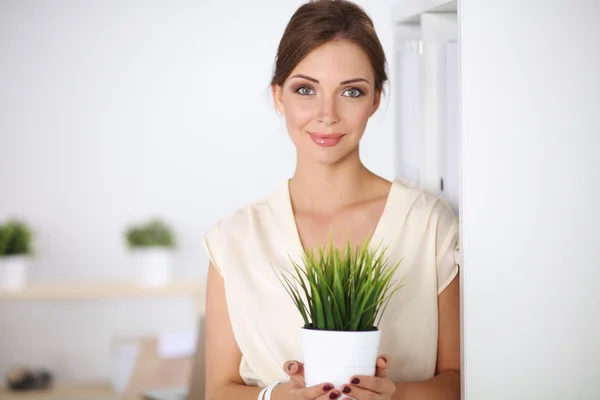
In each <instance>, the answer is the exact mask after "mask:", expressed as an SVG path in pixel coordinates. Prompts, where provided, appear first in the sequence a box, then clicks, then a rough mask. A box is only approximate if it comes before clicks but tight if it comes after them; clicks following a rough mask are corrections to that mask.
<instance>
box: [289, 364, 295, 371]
mask: <svg viewBox="0 0 600 400" xmlns="http://www.w3.org/2000/svg"><path fill="white" fill-rule="evenodd" d="M292 365H294V363H289V364H288V371H291V370H292Z"/></svg>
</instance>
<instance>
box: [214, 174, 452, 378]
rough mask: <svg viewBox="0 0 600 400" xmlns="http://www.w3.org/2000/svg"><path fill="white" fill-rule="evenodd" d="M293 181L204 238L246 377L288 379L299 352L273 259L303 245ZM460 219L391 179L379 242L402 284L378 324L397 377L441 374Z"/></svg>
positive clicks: (297, 322)
mask: <svg viewBox="0 0 600 400" xmlns="http://www.w3.org/2000/svg"><path fill="white" fill-rule="evenodd" d="M289 193H290V192H289V182H288V181H286V182H285V184H283V185H282V186H281V187H279V188H278V189H277V190H275V191H274V192H273V193H272V194H271V195H269V196H267V197H266V198H264V199H262V200H260V201H257V202H254V203H252V204H250V205H247V206H245V207H243V208H240V209H238V210H237V211H235V212H234V213H232V214H231V215H229V216H227V217H226V218H223V219H221V220H220V221H219V222H218V223H217V224H216V226H214V227H213V228H212V229H211V230H210V231H209V232H208V233H207V234H206V235H205V236H204V237H203V243H204V246H205V249H206V251H207V254H208V256H209V259H210V260H211V262H212V264H213V265H214V266H215V268H216V269H217V270H218V271H219V273H220V274H221V276H222V277H223V279H224V283H225V292H226V294H225V296H226V301H227V307H228V310H229V316H230V319H231V326H232V328H233V333H234V335H235V339H236V341H237V344H238V346H239V348H240V351H241V353H242V360H241V363H240V367H239V372H240V375H241V377H242V379H243V380H244V382H245V383H246V384H247V385H251V386H261V387H264V386H267V385H269V384H271V383H273V382H275V381H285V380H287V375H286V374H285V373H284V372H283V369H282V368H283V364H284V362H285V361H287V360H299V361H302V348H301V335H300V328H301V327H302V326H303V320H302V317H301V315H300V313H299V312H298V310H297V309H296V308H295V306H294V304H293V302H292V300H291V299H290V297H289V295H288V293H287V292H286V291H285V288H284V287H283V286H282V284H281V282H280V281H279V280H278V278H277V276H276V274H275V272H274V271H273V266H274V267H275V268H280V267H281V266H283V267H285V268H288V267H289V266H290V263H289V258H288V257H292V259H294V261H296V262H298V263H300V262H301V254H302V251H303V248H302V245H301V242H300V238H299V235H298V230H297V228H296V222H295V218H294V214H293V211H292V205H291V200H290V195H289ZM458 236H459V229H458V219H457V218H456V217H455V216H454V214H453V212H452V210H451V209H450V207H449V206H448V205H447V204H446V203H445V202H444V201H443V200H441V199H439V198H438V197H435V196H433V195H431V194H429V193H427V192H425V191H423V190H422V189H420V188H417V187H413V186H411V185H409V184H407V183H405V182H403V181H400V180H395V181H393V184H392V186H391V190H390V192H389V195H388V198H387V202H386V205H385V207H384V211H383V214H382V216H381V218H380V220H379V223H378V225H377V226H376V228H375V231H374V233H373V236H372V242H373V243H377V244H379V243H383V244H384V245H385V244H387V245H389V248H388V253H386V255H387V256H388V257H389V259H390V262H391V263H392V264H395V263H396V262H398V261H399V260H400V259H401V258H404V260H403V261H402V262H401V264H400V267H399V268H398V270H397V272H396V273H397V274H398V277H399V278H402V279H403V284H404V286H403V287H402V288H401V289H400V290H398V291H397V292H396V294H395V295H394V296H393V297H392V300H391V301H390V303H389V305H388V307H387V309H386V311H385V314H384V316H383V318H382V319H381V322H380V324H379V329H380V330H381V331H382V338H381V351H380V353H387V354H389V355H391V357H392V360H393V361H392V365H391V367H390V369H389V370H388V376H389V377H390V378H391V379H392V380H394V381H396V382H398V381H412V380H422V379H428V378H431V377H432V376H434V374H435V368H436V361H437V341H438V307H437V296H438V295H439V294H440V293H441V292H442V291H443V290H444V289H445V288H446V286H448V284H450V282H451V281H452V279H453V278H454V277H455V276H456V274H457V273H458V265H459V263H458Z"/></svg>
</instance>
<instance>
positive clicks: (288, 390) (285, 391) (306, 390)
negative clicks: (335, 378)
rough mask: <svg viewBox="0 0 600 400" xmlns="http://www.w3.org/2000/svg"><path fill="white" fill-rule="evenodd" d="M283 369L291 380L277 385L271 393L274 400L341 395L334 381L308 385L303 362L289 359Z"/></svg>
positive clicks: (327, 399) (318, 399)
mask: <svg viewBox="0 0 600 400" xmlns="http://www.w3.org/2000/svg"><path fill="white" fill-rule="evenodd" d="M283 370H284V371H285V373H286V374H288V375H289V377H290V381H289V382H286V383H281V384H279V385H277V386H275V388H274V389H273V393H272V394H271V397H272V398H273V399H274V400H333V399H337V398H338V397H340V396H341V393H340V391H339V390H336V389H335V388H334V387H333V384H332V383H322V384H320V385H315V386H310V387H306V382H305V381H304V364H302V363H301V362H298V361H287V362H286V363H285V364H283Z"/></svg>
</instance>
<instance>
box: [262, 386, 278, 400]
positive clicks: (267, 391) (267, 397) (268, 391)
mask: <svg viewBox="0 0 600 400" xmlns="http://www.w3.org/2000/svg"><path fill="white" fill-rule="evenodd" d="M280 383H281V382H275V383H273V384H271V385H269V386H267V387H265V388H263V390H261V391H260V393H259V394H258V400H271V393H272V392H273V389H274V388H275V386H277V385H279V384H280ZM263 396H264V397H263Z"/></svg>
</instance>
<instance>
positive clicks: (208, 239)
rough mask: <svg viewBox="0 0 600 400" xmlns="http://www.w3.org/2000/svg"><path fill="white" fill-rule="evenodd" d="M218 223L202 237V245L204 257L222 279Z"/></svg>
mask: <svg viewBox="0 0 600 400" xmlns="http://www.w3.org/2000/svg"><path fill="white" fill-rule="evenodd" d="M219 236H220V223H218V224H217V225H216V226H215V227H213V228H212V229H211V230H210V231H208V232H207V233H206V234H204V236H203V237H202V244H203V245H204V250H205V251H206V255H207V256H208V259H209V260H210V262H211V264H212V265H213V267H215V269H216V270H217V271H218V272H219V274H221V276H223V277H224V274H223V269H222V267H223V266H222V262H223V260H222V257H221V241H220V237H219Z"/></svg>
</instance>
